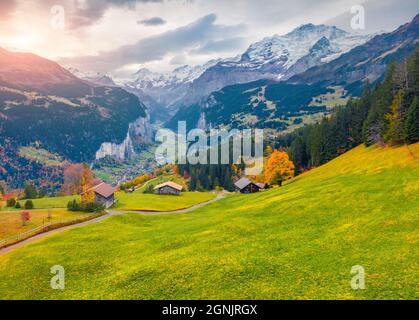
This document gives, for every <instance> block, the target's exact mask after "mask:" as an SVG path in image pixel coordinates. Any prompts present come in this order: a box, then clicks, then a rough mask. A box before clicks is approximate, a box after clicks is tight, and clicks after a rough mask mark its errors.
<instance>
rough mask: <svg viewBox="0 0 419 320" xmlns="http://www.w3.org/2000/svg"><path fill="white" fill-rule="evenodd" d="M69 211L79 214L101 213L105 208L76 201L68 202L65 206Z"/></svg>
mask: <svg viewBox="0 0 419 320" xmlns="http://www.w3.org/2000/svg"><path fill="white" fill-rule="evenodd" d="M67 209H68V210H69V211H81V212H102V211H103V210H104V209H105V207H104V206H103V205H101V204H99V203H94V202H89V203H79V202H77V201H76V200H73V201H70V202H69V203H68V204H67Z"/></svg>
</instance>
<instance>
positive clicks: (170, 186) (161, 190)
mask: <svg viewBox="0 0 419 320" xmlns="http://www.w3.org/2000/svg"><path fill="white" fill-rule="evenodd" d="M182 190H183V187H182V186H181V185H180V184H177V183H175V182H173V181H168V182H165V183H162V184H159V185H157V186H155V187H154V193H156V194H171V195H177V196H178V195H180V193H181V192H182Z"/></svg>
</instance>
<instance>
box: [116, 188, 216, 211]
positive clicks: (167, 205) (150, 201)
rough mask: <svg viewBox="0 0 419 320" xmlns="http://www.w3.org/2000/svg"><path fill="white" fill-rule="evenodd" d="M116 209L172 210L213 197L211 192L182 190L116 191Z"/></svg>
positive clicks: (190, 205)
mask: <svg viewBox="0 0 419 320" xmlns="http://www.w3.org/2000/svg"><path fill="white" fill-rule="evenodd" d="M115 197H116V199H118V203H117V204H116V205H114V206H113V207H112V209H116V210H140V211H173V210H179V209H185V208H189V207H192V206H193V205H195V204H198V203H201V202H206V201H208V200H211V199H213V198H215V194H214V193H212V192H182V193H181V194H180V195H179V196H175V195H157V194H146V193H141V192H139V191H136V192H133V193H125V192H117V193H116V194H115Z"/></svg>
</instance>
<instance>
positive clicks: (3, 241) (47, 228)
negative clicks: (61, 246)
mask: <svg viewBox="0 0 419 320" xmlns="http://www.w3.org/2000/svg"><path fill="white" fill-rule="evenodd" d="M99 216H101V214H97V213H96V214H89V215H87V216H84V217H78V218H72V219H66V220H60V221H56V222H49V223H47V224H44V225H42V226H39V227H37V228H35V229H32V230H29V231H26V232H23V233H19V234H17V235H15V236H11V237H8V238H5V239H0V248H3V247H6V246H8V245H11V244H14V243H17V242H20V241H23V240H26V239H28V238H30V237H32V236H35V235H37V234H40V233H44V232H46V231H50V230H54V229H58V228H61V227H65V226H70V225H72V224H75V223H78V222H84V221H88V220H92V219H94V218H97V217H99Z"/></svg>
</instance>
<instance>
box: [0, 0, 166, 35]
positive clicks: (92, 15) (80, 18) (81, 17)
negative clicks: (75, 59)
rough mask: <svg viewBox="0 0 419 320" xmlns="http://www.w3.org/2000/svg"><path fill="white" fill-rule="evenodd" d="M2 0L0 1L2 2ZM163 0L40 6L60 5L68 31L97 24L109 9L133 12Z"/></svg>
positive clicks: (69, 0) (51, 0)
mask: <svg viewBox="0 0 419 320" xmlns="http://www.w3.org/2000/svg"><path fill="white" fill-rule="evenodd" d="M2 1H3V0H0V2H2ZM163 1H164V0H84V1H74V0H61V1H58V3H57V0H46V1H45V0H43V1H42V5H43V6H44V7H46V8H51V7H52V6H53V5H56V4H59V5H62V6H63V7H64V9H65V12H66V21H67V23H66V25H67V27H68V28H69V29H78V28H81V27H87V26H90V25H93V24H95V23H97V22H98V21H99V20H100V19H101V18H102V17H103V15H104V14H105V12H106V11H107V10H108V9H110V8H124V9H128V10H135V7H136V4H137V3H156V2H157V3H159V2H163Z"/></svg>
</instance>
